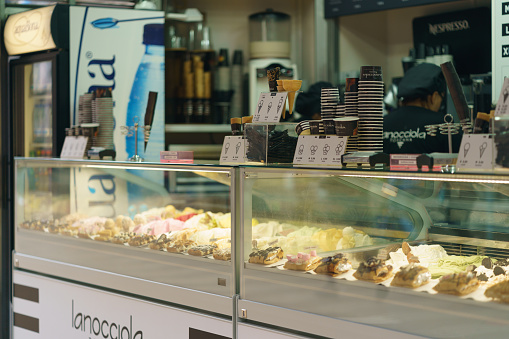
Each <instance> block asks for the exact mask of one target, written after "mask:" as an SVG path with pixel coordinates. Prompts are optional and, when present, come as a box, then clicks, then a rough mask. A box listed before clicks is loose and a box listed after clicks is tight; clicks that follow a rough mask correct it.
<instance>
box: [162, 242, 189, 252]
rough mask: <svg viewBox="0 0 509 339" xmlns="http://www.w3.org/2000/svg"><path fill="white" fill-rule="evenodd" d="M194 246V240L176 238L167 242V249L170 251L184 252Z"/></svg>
mask: <svg viewBox="0 0 509 339" xmlns="http://www.w3.org/2000/svg"><path fill="white" fill-rule="evenodd" d="M192 246H196V243H195V242H194V241H192V240H187V239H186V240H174V241H170V242H168V243H167V244H166V251H167V252H170V253H184V252H187V249H188V248H189V247H192Z"/></svg>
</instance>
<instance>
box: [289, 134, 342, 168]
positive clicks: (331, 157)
mask: <svg viewBox="0 0 509 339" xmlns="http://www.w3.org/2000/svg"><path fill="white" fill-rule="evenodd" d="M347 141H348V137H340V136H337V135H300V136H299V140H298V142H297V147H296V149H295V155H294V156H293V164H294V165H324V166H339V167H341V166H342V165H341V156H342V155H343V154H344V153H345V148H346V143H347Z"/></svg>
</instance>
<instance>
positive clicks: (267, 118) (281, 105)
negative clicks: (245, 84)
mask: <svg viewBox="0 0 509 339" xmlns="http://www.w3.org/2000/svg"><path fill="white" fill-rule="evenodd" d="M287 95H288V92H269V93H263V92H262V93H260V98H259V99H258V106H257V107H256V111H255V114H254V116H253V122H279V120H281V114H282V113H283V111H284V110H285V109H286V97H287Z"/></svg>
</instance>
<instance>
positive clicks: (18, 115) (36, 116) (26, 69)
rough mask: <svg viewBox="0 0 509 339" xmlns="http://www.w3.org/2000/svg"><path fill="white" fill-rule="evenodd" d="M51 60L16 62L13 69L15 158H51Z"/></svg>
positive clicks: (52, 98) (52, 107) (52, 144)
mask: <svg viewBox="0 0 509 339" xmlns="http://www.w3.org/2000/svg"><path fill="white" fill-rule="evenodd" d="M53 64H54V61H53V60H41V61H35V62H27V63H17V64H14V65H13V67H12V72H13V73H12V79H11V81H13V83H12V85H13V96H12V103H13V106H12V107H13V122H14V131H15V133H14V155H15V156H24V157H51V156H52V155H54V154H53V153H54V152H53V150H54V146H55V145H54V140H53V138H54V131H53V126H54V122H53V121H54V119H55V117H54V103H53V101H54V93H53V92H54V91H53V88H54V87H53V85H54V84H53V79H54V76H53V69H54V65H53Z"/></svg>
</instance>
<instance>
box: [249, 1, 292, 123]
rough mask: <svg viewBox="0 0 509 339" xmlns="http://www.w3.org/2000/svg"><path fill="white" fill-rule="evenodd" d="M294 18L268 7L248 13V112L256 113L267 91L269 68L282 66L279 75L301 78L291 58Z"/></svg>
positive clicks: (287, 77) (283, 78)
mask: <svg viewBox="0 0 509 339" xmlns="http://www.w3.org/2000/svg"><path fill="white" fill-rule="evenodd" d="M290 40H291V22H290V16H289V15H288V14H285V13H281V12H275V11H274V10H272V9H270V8H269V9H267V10H266V11H265V12H260V13H255V14H252V15H250V16H249V58H250V60H249V113H250V114H251V115H254V113H255V110H256V103H257V102H258V98H259V97H260V93H261V92H268V91H269V88H268V82H267V70H268V69H272V68H275V67H279V68H280V70H281V76H280V79H282V80H285V79H288V80H292V79H298V73H297V66H296V65H295V64H294V63H293V62H292V60H291V59H290V51H291V44H290Z"/></svg>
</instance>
